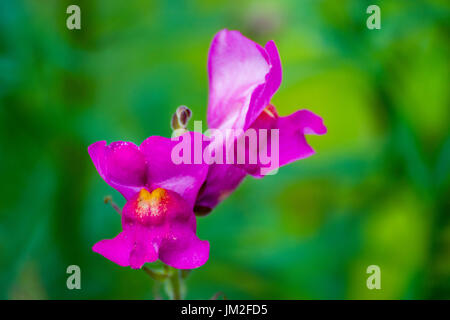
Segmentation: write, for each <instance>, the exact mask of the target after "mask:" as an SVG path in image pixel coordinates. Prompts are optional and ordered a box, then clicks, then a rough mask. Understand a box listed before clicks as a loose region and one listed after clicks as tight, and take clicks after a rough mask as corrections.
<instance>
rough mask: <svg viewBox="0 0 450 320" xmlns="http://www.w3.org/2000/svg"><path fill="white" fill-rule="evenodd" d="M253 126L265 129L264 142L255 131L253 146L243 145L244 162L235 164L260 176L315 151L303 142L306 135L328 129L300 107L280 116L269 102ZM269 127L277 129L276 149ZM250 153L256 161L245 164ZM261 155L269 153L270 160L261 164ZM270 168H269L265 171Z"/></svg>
mask: <svg viewBox="0 0 450 320" xmlns="http://www.w3.org/2000/svg"><path fill="white" fill-rule="evenodd" d="M252 129H256V131H257V132H258V133H259V129H267V130H268V135H267V141H266V143H262V141H260V136H259V134H258V135H257V137H258V138H257V140H258V143H257V144H256V145H257V147H256V148H248V145H245V146H246V155H247V156H246V160H247V162H246V164H244V165H238V166H239V167H240V168H242V169H244V170H245V171H246V172H247V173H248V174H251V175H253V176H255V177H261V176H263V175H265V174H268V173H269V171H272V170H274V169H277V168H279V167H281V166H284V165H286V164H288V163H291V162H293V161H296V160H299V159H303V158H307V157H309V156H311V155H313V154H314V150H313V148H312V147H311V146H310V145H309V144H308V142H307V141H306V138H305V135H306V134H316V135H322V134H325V133H326V132H327V128H326V127H325V125H324V124H323V120H322V118H321V117H319V116H318V115H316V114H314V113H313V112H311V111H309V110H299V111H297V112H294V113H293V114H291V115H289V116H286V117H279V116H278V114H277V112H276V109H275V107H273V106H272V105H269V106H268V107H267V108H266V109H265V110H264V111H263V112H262V113H261V115H260V116H259V117H258V119H257V120H256V121H255V122H254V123H253V125H252ZM271 129H278V130H279V140H278V141H279V144H278V150H277V148H276V147H275V148H274V149H273V150H272V143H271V134H270V130H271ZM274 141H276V140H274ZM277 151H278V152H277ZM272 152H274V154H272ZM249 153H253V157H254V158H256V159H257V163H256V164H248V159H249V156H248V155H249ZM261 154H264V155H268V157H269V158H270V159H271V162H269V163H265V164H263V163H261ZM269 168H270V170H268V169H269ZM262 169H264V170H262ZM264 172H265V173H264Z"/></svg>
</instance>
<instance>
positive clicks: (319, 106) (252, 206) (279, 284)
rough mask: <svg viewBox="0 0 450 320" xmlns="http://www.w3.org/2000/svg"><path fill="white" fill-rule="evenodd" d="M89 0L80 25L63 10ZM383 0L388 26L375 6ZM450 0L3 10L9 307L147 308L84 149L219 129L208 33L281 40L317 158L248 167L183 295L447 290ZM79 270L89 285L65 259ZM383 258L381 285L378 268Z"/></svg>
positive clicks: (35, 4) (101, 0)
mask: <svg viewBox="0 0 450 320" xmlns="http://www.w3.org/2000/svg"><path fill="white" fill-rule="evenodd" d="M70 4H78V5H79V6H80V7H81V24H82V29H81V30H73V31H69V30H68V29H67V28H66V18H67V16H68V15H67V14H66V8H67V6H68V5H70ZM370 4H378V5H379V6H380V7H381V27H382V28H381V30H368V29H367V28H366V19H367V17H368V14H366V8H367V6H368V5H370ZM449 12H450V6H449V4H448V1H446V0H442V1H419V0H417V1H407V0H404V1H401V0H389V1H387V0H386V1H375V0H373V1H363V0H353V1H350V0H340V1H335V0H329V1H319V0H305V1H300V0H289V1H279V0H273V1H264V0H255V1H244V0H239V1H220V2H219V1H210V0H196V1H187V0H186V1H180V0H171V1H144V0H128V1H109V0H96V1H94V0H86V1H75V0H70V1H66V0H64V1H63V0H46V1H38V0H21V1H17V0H2V1H1V2H0V132H1V133H0V174H1V182H2V183H1V193H0V298H3V299H5V298H8V299H28V298H31V299H80V298H81V299H110V298H111V299H152V298H153V297H154V291H153V286H154V282H153V280H151V279H150V278H149V277H148V276H147V275H146V274H145V273H144V272H142V271H140V270H131V269H130V268H122V267H119V266H117V265H115V264H114V263H112V262H110V261H108V260H106V259H105V258H103V257H101V256H99V255H97V254H95V253H93V252H92V251H91V246H92V245H93V244H94V243H95V242H97V241H98V240H100V239H104V238H110V237H112V236H114V235H116V234H117V233H118V232H119V230H120V219H119V217H118V216H117V214H116V213H115V212H114V211H113V210H112V209H111V207H110V206H108V205H105V204H104V203H103V198H104V196H106V195H112V196H113V197H114V199H115V201H116V202H117V203H119V204H120V205H123V204H124V201H123V199H122V198H121V196H120V195H119V194H118V193H117V192H116V191H115V190H113V189H112V188H110V187H109V186H108V185H107V184H106V183H105V182H104V181H103V180H102V179H101V178H100V177H99V175H98V174H97V172H96V170H95V168H94V166H93V164H92V163H91V160H90V158H89V156H88V153H87V146H88V145H89V144H91V143H93V142H95V141H97V140H103V139H106V140H107V141H108V142H111V141H114V140H129V141H133V142H135V143H140V142H142V141H143V140H144V139H145V138H146V137H148V136H150V135H163V136H170V134H171V131H170V127H169V122H170V118H171V115H172V113H173V112H174V110H175V109H176V107H177V106H179V105H181V104H185V105H187V106H189V107H190V108H191V109H192V110H193V112H194V119H195V120H205V115H206V106H207V96H208V83H207V73H206V59H207V52H208V48H209V44H210V41H211V39H212V37H213V36H214V34H215V33H216V32H217V31H218V30H220V29H222V28H228V29H238V30H240V31H241V32H242V33H243V34H244V35H246V36H248V37H250V38H252V39H254V40H255V41H258V42H259V43H261V44H264V43H265V42H267V41H268V40H271V39H274V40H275V42H276V44H277V46H278V48H279V51H280V55H281V58H282V63H283V69H284V73H283V76H284V79H283V83H282V85H281V88H280V90H279V91H278V93H277V94H276V95H275V97H274V100H273V103H274V104H275V105H276V106H277V108H278V110H279V112H280V114H281V115H287V114H289V113H292V112H294V111H295V110H297V109H299V108H308V109H310V110H312V111H313V112H315V113H317V114H319V115H321V116H322V117H323V118H324V121H325V124H326V125H327V127H328V130H329V131H328V134H327V135H325V136H320V137H314V136H310V137H309V138H308V140H309V142H310V143H311V144H312V145H313V147H314V148H315V149H316V151H317V154H316V155H315V156H313V157H311V158H308V159H306V160H303V161H299V162H297V163H294V164H292V165H289V166H287V167H284V168H282V169H281V170H280V171H279V173H278V174H277V175H274V176H268V177H265V178H264V179H261V180H256V179H253V178H247V179H246V180H245V182H244V183H243V184H242V185H241V186H240V188H239V189H238V190H237V191H236V192H235V193H234V194H233V195H232V196H230V197H229V198H228V199H227V200H226V201H225V202H223V203H222V204H221V205H220V206H219V207H218V208H217V209H216V210H215V211H214V212H213V213H212V214H211V215H209V216H207V217H204V218H201V219H198V234H199V236H200V238H202V239H207V240H209V241H210V244H211V256H210V260H209V261H208V263H207V264H206V265H205V266H204V267H202V268H200V269H198V270H195V271H194V272H192V274H191V275H190V277H189V278H188V280H187V297H188V298H192V299H208V298H210V297H211V296H213V295H214V294H215V293H216V292H218V291H222V292H224V293H225V294H226V295H227V297H228V298H232V299H244V298H245V299H366V298H367V299H417V298H425V299H429V298H450V219H449V211H450V206H449V198H450V192H449V189H450V185H449V184H450V182H449V181H450V179H449V173H450V135H449V119H450V117H449V111H450V108H449V71H450V67H449V50H450V46H449V43H450V42H449V21H450V19H449V18H450V15H449ZM72 264H75V265H79V266H80V268H81V277H82V279H81V285H82V289H81V290H68V289H67V288H66V279H67V277H68V275H67V274H66V268H67V266H69V265H72ZM372 264H375V265H379V266H380V268H381V287H382V289H381V290H368V289H367V287H366V279H367V277H368V276H369V275H368V274H366V268H367V267H368V266H369V265H372Z"/></svg>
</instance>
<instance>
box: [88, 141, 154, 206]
mask: <svg viewBox="0 0 450 320" xmlns="http://www.w3.org/2000/svg"><path fill="white" fill-rule="evenodd" d="M88 152H89V155H90V156H91V159H92V161H93V162H94V165H95V167H96V168H97V171H98V173H99V174H100V176H101V177H102V178H103V179H104V180H105V181H106V183H108V184H109V185H110V186H111V187H113V188H115V189H116V190H117V191H119V192H120V193H121V194H122V195H123V196H124V197H125V198H126V199H129V198H131V197H132V196H133V195H134V194H135V193H136V192H137V191H139V190H140V189H141V188H142V187H143V186H145V183H146V181H147V167H146V163H145V158H144V156H143V155H142V154H141V153H140V151H139V149H138V147H137V146H136V145H135V144H134V143H131V142H123V141H118V142H113V143H111V144H110V145H106V141H98V142H96V143H93V144H91V145H90V146H89V147H88Z"/></svg>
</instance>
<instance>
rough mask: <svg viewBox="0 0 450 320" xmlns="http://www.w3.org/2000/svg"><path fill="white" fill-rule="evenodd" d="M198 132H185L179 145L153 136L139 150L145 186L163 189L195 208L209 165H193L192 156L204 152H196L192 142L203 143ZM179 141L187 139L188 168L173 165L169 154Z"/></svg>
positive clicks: (186, 166)
mask: <svg viewBox="0 0 450 320" xmlns="http://www.w3.org/2000/svg"><path fill="white" fill-rule="evenodd" d="M202 137H203V136H202V134H201V133H198V132H187V133H185V134H183V135H182V136H181V137H179V138H180V142H178V141H172V140H171V139H169V138H164V137H159V136H152V137H149V138H147V139H146V140H145V141H144V142H143V143H142V144H141V146H140V150H141V152H142V153H143V155H144V156H145V159H146V161H147V164H148V172H147V179H148V180H147V186H148V187H149V188H150V189H155V188H164V189H167V190H171V191H174V192H176V193H178V194H179V195H181V196H182V197H183V198H184V200H185V201H186V202H187V203H188V204H189V205H190V206H191V209H192V208H193V207H194V202H195V199H196V197H197V194H198V191H199V189H200V187H201V186H202V184H203V182H204V181H205V178H206V174H207V173H208V165H207V164H205V163H203V161H201V163H200V164H195V163H193V162H194V161H193V159H192V157H193V154H194V152H200V153H201V155H202V154H203V149H200V150H199V151H196V150H195V146H194V144H195V141H198V139H200V141H201V139H202ZM182 139H187V143H188V144H189V146H190V149H191V151H192V152H190V153H191V154H190V155H189V157H191V161H190V164H186V163H180V164H176V163H175V162H176V161H174V159H173V157H172V150H173V148H174V147H175V146H176V145H177V144H178V143H181V141H182Z"/></svg>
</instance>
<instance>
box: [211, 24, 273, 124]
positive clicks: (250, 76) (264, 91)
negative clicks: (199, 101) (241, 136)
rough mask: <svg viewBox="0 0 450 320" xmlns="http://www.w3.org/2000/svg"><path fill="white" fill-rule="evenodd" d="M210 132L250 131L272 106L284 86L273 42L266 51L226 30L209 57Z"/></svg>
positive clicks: (241, 36)
mask: <svg viewBox="0 0 450 320" xmlns="http://www.w3.org/2000/svg"><path fill="white" fill-rule="evenodd" d="M208 73H209V104H208V114H207V117H208V125H209V127H210V128H214V129H220V128H229V129H231V128H235V129H246V128H248V127H249V126H250V125H251V123H252V122H253V121H254V120H255V119H256V118H257V117H258V115H259V114H260V113H261V111H262V110H263V109H264V107H265V106H266V105H267V104H268V103H269V102H270V99H271V97H272V95H273V94H274V93H275V91H276V90H277V89H278V87H279V84H280V82H281V64H280V62H279V57H278V53H277V50H276V47H275V44H274V43H273V42H269V43H268V44H267V46H266V49H265V48H263V47H261V46H260V45H259V44H257V43H255V42H253V41H251V40H250V39H247V38H246V37H244V36H243V35H242V34H241V33H240V32H238V31H229V30H222V31H220V32H218V33H217V34H216V36H215V37H214V39H213V41H212V43H211V47H210V51H209V57H208Z"/></svg>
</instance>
